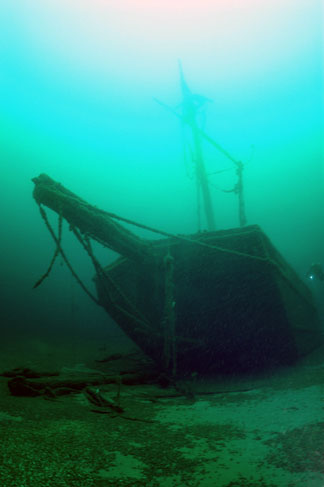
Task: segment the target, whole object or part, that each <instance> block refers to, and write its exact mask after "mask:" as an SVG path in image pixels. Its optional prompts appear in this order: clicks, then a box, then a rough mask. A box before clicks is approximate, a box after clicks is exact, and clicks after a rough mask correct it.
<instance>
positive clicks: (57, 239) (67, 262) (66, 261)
mask: <svg viewBox="0 0 324 487" xmlns="http://www.w3.org/2000/svg"><path fill="white" fill-rule="evenodd" d="M38 207H39V211H40V214H41V217H42V219H43V220H44V222H45V225H46V227H47V229H48V231H49V232H50V234H51V236H52V238H53V240H54V242H55V243H56V252H58V253H60V254H61V256H62V259H63V260H64V262H65V264H66V265H67V267H68V268H69V270H70V272H71V274H72V276H73V277H74V278H75V279H76V281H77V283H78V284H79V285H80V286H81V288H82V289H83V290H84V292H85V293H87V295H88V296H89V297H90V298H91V299H92V301H94V302H95V303H96V304H100V303H99V301H98V299H97V298H96V297H95V296H94V295H93V294H92V293H91V292H90V291H89V290H88V289H87V287H86V286H85V285H84V284H83V282H82V281H81V279H80V278H79V276H78V275H77V273H76V272H75V271H74V269H73V267H72V266H71V264H70V262H69V260H68V258H67V257H66V255H65V253H64V251H63V249H62V246H61V241H60V240H59V238H58V237H56V235H55V233H54V230H53V228H52V227H51V225H50V223H49V221H48V218H47V215H46V212H45V210H44V208H43V207H42V206H41V205H38ZM40 280H41V281H43V280H44V279H42V278H41V279H40ZM36 284H37V283H36ZM39 284H40V283H39ZM39 284H38V285H39ZM34 287H35V286H34Z"/></svg>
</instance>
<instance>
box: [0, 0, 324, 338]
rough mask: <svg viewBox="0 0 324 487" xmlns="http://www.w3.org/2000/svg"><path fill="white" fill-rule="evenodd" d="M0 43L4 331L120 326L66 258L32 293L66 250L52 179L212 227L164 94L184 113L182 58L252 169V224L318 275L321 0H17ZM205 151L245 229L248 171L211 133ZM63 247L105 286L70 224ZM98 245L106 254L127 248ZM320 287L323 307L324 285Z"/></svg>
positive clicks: (105, 259)
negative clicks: (38, 188)
mask: <svg viewBox="0 0 324 487" xmlns="http://www.w3.org/2000/svg"><path fill="white" fill-rule="evenodd" d="M0 53H1V66H0V125H1V128H0V134H1V135H0V148H1V159H0V164H1V166H0V167H1V192H0V207H1V215H2V219H1V221H2V231H1V240H0V256H1V322H2V325H3V330H4V332H6V333H8V334H10V333H12V332H13V333H16V332H19V333H22V334H23V333H27V334H28V333H31V332H32V331H37V332H39V333H53V334H55V333H59V330H62V329H63V328H64V329H65V330H69V329H70V330H71V332H72V333H77V334H81V333H90V334H91V333H92V334H96V333H98V334H99V333H103V330H104V329H106V327H107V328H108V327H109V326H110V327H113V324H112V322H111V321H110V319H109V317H108V316H107V315H106V314H105V313H104V312H103V311H102V310H101V309H100V308H98V307H97V306H96V305H95V304H93V303H92V302H91V300H90V299H89V298H88V297H87V296H86V295H85V294H84V293H83V291H82V290H80V289H79V288H78V286H77V284H76V283H75V281H74V279H73V277H71V276H70V274H69V271H68V270H67V269H66V267H65V266H64V265H60V264H62V262H60V259H58V262H56V264H55V266H54V269H53V270H52V273H51V275H50V276H49V277H48V278H47V279H45V281H44V282H43V283H42V285H41V286H40V287H38V288H37V289H35V290H33V289H32V287H33V285H34V284H35V282H36V281H37V280H38V279H39V278H40V277H41V276H42V275H43V274H44V272H45V271H46V269H47V267H48V265H49V262H50V260H51V258H52V255H53V252H54V251H55V245H54V243H53V241H52V240H51V237H50V235H49V233H48V231H47V229H46V227H45V225H44V222H43V221H42V219H41V217H40V215H39V211H38V208H37V205H36V204H35V201H34V200H33V197H32V191H33V187H34V185H33V183H32V178H34V177H36V176H38V175H39V174H40V173H46V174H48V175H49V176H50V177H52V178H53V179H55V180H56V181H59V182H61V183H62V184H63V185H64V186H65V187H66V188H68V189H69V190H71V191H73V192H74V193H76V194H77V195H79V196H80V197H82V198H84V199H85V200H86V201H88V202H89V203H91V204H93V205H96V206H97V207H99V208H102V209H104V210H107V211H111V212H113V213H116V214H118V215H121V216H122V217H125V218H128V219H131V220H134V221H136V222H139V223H142V224H145V225H148V226H152V227H155V228H158V229H161V230H163V231H166V232H170V233H182V234H183V233H195V232H196V231H197V207H196V206H197V205H196V203H197V201H196V182H195V179H194V170H193V162H192V160H190V150H189V149H188V145H186V143H185V142H186V141H185V134H184V131H183V127H182V126H181V121H180V120H179V118H178V117H177V116H174V114H173V113H172V112H171V111H169V110H167V109H165V108H164V107H163V106H162V105H161V104H159V103H157V102H156V100H155V99H158V100H159V101H161V102H162V103H165V104H166V105H168V106H170V107H171V108H172V109H174V110H176V111H177V110H179V106H180V105H181V102H182V93H181V89H180V78H179V69H178V62H179V61H181V65H182V68H183V72H184V76H185V80H186V82H187V84H188V86H189V87H190V89H191V90H192V92H193V93H194V94H199V95H202V96H204V97H206V99H207V100H206V101H205V103H204V105H203V107H202V111H201V112H202V113H201V120H200V121H201V124H202V125H201V126H202V127H203V129H204V130H205V132H206V133H207V134H208V135H209V136H210V137H212V138H213V139H214V140H215V141H217V143H218V144H220V145H221V146H222V147H223V148H224V149H225V150H226V151H228V152H229V153H230V154H231V155H232V156H233V158H235V159H236V160H240V161H242V162H243V164H244V167H245V170H244V190H245V205H246V216H247V220H248V223H249V224H259V225H260V226H261V228H262V229H263V230H264V231H265V233H266V234H267V235H268V236H269V237H270V239H271V241H272V242H273V244H274V245H275V246H276V247H277V248H278V250H279V251H280V252H281V253H282V254H283V256H284V257H285V258H286V259H287V261H288V262H289V263H290V264H291V265H292V266H293V268H294V269H295V270H296V271H297V273H298V274H299V275H300V277H301V278H302V279H303V280H304V281H306V273H307V270H308V267H309V266H310V264H311V263H312V262H319V263H321V264H322V265H324V171H323V2H322V1H321V0H280V1H279V0H265V1H262V2H261V1H257V0H245V1H244V2H243V1H242V2H240V1H234V0H226V1H225V0H216V1H215V0H214V1H211V0H205V1H199V2H198V1H190V0H189V1H188V0H187V1H184V0H178V1H171V0H164V1H163V2H154V1H151V0H119V1H118V2H115V1H109V0H108V1H103V0H93V1H85V0H78V1H76V0H64V1H63V0H47V1H43V0H42V1H41V0H21V1H20V2H19V6H17V4H16V2H11V1H9V0H3V1H2V2H1V4H0ZM203 154H204V159H205V164H206V171H207V173H208V175H209V176H208V177H209V183H210V184H209V185H210V191H211V197H212V202H213V206H214V211H215V220H216V226H217V229H228V228H232V227H237V226H238V225H239V222H238V208H237V201H236V198H235V196H234V195H233V193H228V192H226V190H230V189H232V188H233V187H234V185H235V183H236V176H235V167H234V165H233V163H232V162H231V161H230V160H229V159H227V158H226V157H225V156H224V154H223V153H222V152H220V151H217V150H216V149H215V148H214V147H212V146H208V144H207V143H204V144H203ZM48 213H49V214H50V211H48ZM50 218H51V221H52V222H53V224H54V225H56V217H55V216H54V215H51V216H50ZM202 228H203V229H204V228H206V224H205V222H204V220H203V221H202ZM132 231H134V232H135V233H136V234H138V235H140V236H142V237H146V238H155V237H154V236H153V235H152V234H150V233H149V232H145V231H144V230H139V229H137V228H136V227H132ZM63 246H64V248H65V250H66V252H67V254H68V256H69V257H70V258H71V261H72V262H73V265H74V267H75V268H76V270H77V272H78V273H79V274H80V276H81V278H82V279H83V281H84V282H85V283H86V284H87V286H88V287H89V288H90V289H92V291H94V287H93V283H92V276H93V274H94V271H93V269H92V268H91V265H90V263H89V262H88V258H87V255H86V254H85V252H84V251H83V250H82V249H81V248H80V245H79V244H78V243H77V242H76V241H75V239H73V237H72V235H71V233H70V232H69V230H68V226H67V225H65V226H64V228H63ZM95 250H96V252H97V255H98V258H99V259H100V261H101V262H102V264H105V263H109V262H111V261H112V260H113V259H114V258H115V257H116V255H115V254H114V253H113V252H110V251H109V250H107V249H102V248H99V246H97V247H96V248H95ZM310 284H311V286H312V288H313V291H314V294H315V296H316V299H317V301H318V304H319V307H320V301H321V300H322V296H323V294H324V286H323V283H321V282H319V283H318V282H317V283H315V282H314V283H310ZM320 312H321V314H323V308H322V309H320ZM109 323H110V325H109Z"/></svg>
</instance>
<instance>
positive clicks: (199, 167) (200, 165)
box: [154, 61, 247, 230]
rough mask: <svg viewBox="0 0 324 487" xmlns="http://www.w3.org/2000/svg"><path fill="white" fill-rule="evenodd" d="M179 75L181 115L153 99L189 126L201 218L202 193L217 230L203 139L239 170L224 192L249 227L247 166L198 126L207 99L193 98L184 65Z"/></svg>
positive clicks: (209, 219)
mask: <svg viewBox="0 0 324 487" xmlns="http://www.w3.org/2000/svg"><path fill="white" fill-rule="evenodd" d="M179 72H180V83H181V90H182V96H183V102H182V114H179V113H178V111H177V110H175V109H174V108H172V107H170V106H169V105H166V104H165V103H163V102H162V101H160V100H158V99H157V98H154V100H155V101H156V102H157V103H159V105H161V106H163V107H164V108H166V109H167V110H168V111H169V112H171V113H173V115H175V116H176V117H178V118H179V119H180V120H181V121H182V123H184V124H186V125H188V126H189V127H190V129H191V134H192V140H193V145H194V151H193V152H194V155H193V162H194V163H195V169H196V180H197V202H198V219H199V215H200V210H199V203H200V194H202V199H203V203H204V210H205V214H206V220H207V225H208V230H215V227H216V225H215V217H214V210H213V205H212V201H211V196H210V191H209V186H208V178H207V174H206V169H205V163H204V158H203V153H202V144H201V139H204V140H205V141H206V142H208V143H209V144H211V145H212V146H213V147H215V149H216V150H218V151H219V152H221V153H222V154H223V155H224V156H225V157H226V158H227V159H229V160H230V161H231V162H233V163H234V165H235V167H236V175H237V182H236V184H235V186H234V188H233V189H230V190H227V191H225V192H226V193H234V194H236V195H237V196H238V210H239V211H238V213H239V222H240V227H243V226H244V225H246V222H247V220H246V214H245V202H244V191H243V190H244V188H243V169H244V164H243V163H242V161H239V160H237V159H235V158H234V157H233V156H232V155H231V154H230V153H229V152H228V151H227V150H225V149H224V148H223V147H222V146H221V145H220V144H218V143H217V142H216V141H215V140H214V139H212V138H211V137H210V136H209V135H207V134H206V132H205V131H204V130H202V129H201V128H200V127H199V126H198V123H197V120H196V115H197V112H198V110H199V108H200V107H201V106H202V104H203V103H204V101H205V100H207V98H205V97H203V96H200V95H194V94H192V93H191V91H190V89H189V87H188V85H187V83H186V81H185V79H184V75H183V71H182V66H181V63H180V61H179Z"/></svg>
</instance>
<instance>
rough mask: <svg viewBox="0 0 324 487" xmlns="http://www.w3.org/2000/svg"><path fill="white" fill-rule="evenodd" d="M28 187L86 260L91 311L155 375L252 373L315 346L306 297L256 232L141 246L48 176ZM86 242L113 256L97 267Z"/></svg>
mask: <svg viewBox="0 0 324 487" xmlns="http://www.w3.org/2000/svg"><path fill="white" fill-rule="evenodd" d="M33 182H34V184H35V188H34V198H35V199H36V201H37V203H38V204H39V206H40V209H41V212H42V216H43V218H44V219H45V221H47V225H48V226H49V223H48V220H47V218H46V214H45V210H44V206H47V207H49V208H51V209H52V210H54V211H55V212H57V213H58V214H59V216H60V219H65V220H67V222H68V223H69V225H70V229H71V230H72V231H73V232H74V233H75V235H76V237H77V238H78V240H79V241H80V242H81V243H82V245H83V246H84V248H85V250H86V251H87V252H88V254H89V257H90V258H91V259H92V261H93V263H94V267H95V269H96V275H95V283H96V288H97V294H98V300H97V302H98V304H99V305H101V306H103V307H104V308H105V310H106V311H107V312H108V314H109V315H110V316H111V317H112V318H113V320H115V322H116V323H117V324H118V325H119V326H120V327H121V328H122V330H123V331H124V332H125V333H126V334H127V335H128V336H129V337H130V338H131V339H132V340H133V341H134V342H135V343H136V344H137V345H138V346H139V347H140V348H141V349H142V350H143V351H144V352H145V353H146V354H147V355H148V356H150V357H151V358H152V359H153V360H154V361H155V363H156V364H157V365H158V366H159V367H160V368H161V369H163V370H166V371H168V372H170V373H172V374H178V373H179V374H187V373H192V372H198V373H202V374H203V373H210V372H230V371H235V370H256V369H260V368H264V367H268V366H273V365H278V364H290V363H293V362H294V361H296V360H297V359H298V357H300V356H302V355H304V354H306V353H308V352H310V351H311V350H312V349H314V348H315V347H316V346H318V344H319V343H320V327H319V321H318V316H317V312H316V309H315V306H314V303H313V301H312V296H311V293H310V291H309V289H308V288H307V286H306V285H305V284H304V283H303V281H301V279H300V278H299V277H298V276H297V274H296V273H295V272H294V270H293V269H292V268H291V267H290V266H289V265H288V264H287V262H286V261H285V260H284V259H283V257H282V256H281V255H280V254H279V253H278V251H277V250H276V249H275V248H274V246H273V245H272V244H271V242H270V240H269V239H268V238H267V236H266V235H265V234H264V233H263V231H262V230H261V228H260V227H259V226H257V225H251V226H244V227H241V228H236V229H231V230H222V231H208V232H200V233H196V234H193V235H185V236H181V235H174V236H170V235H169V236H164V238H163V239H159V240H144V239H140V238H139V237H137V236H136V235H135V234H133V233H131V232H130V231H129V230H127V229H125V228H124V227H123V226H122V225H121V224H119V223H117V221H116V219H115V217H116V215H111V214H110V213H107V212H105V211H102V210H99V209H98V208H96V207H94V206H92V205H90V204H89V203H87V202H86V201H84V200H82V199H81V198H79V197H78V196H77V195H75V194H73V193H72V192H71V191H69V190H67V189H66V188H64V187H63V186H62V185H61V184H60V183H57V182H55V181H54V180H52V179H51V178H50V177H49V176H47V175H45V174H42V175H40V176H39V177H37V178H35V179H34V180H33ZM49 228H50V230H51V233H52V236H53V238H54V240H55V242H56V245H57V252H61V253H62V255H63V258H64V259H66V257H65V253H64V251H63V248H62V245H61V242H60V237H59V234H58V235H55V233H54V232H53V230H52V229H51V227H49ZM91 240H95V241H98V242H100V243H101V244H103V245H105V246H106V247H109V248H111V249H112V250H114V251H116V252H118V253H119V254H121V257H120V258H118V259H117V260H116V261H115V262H114V263H112V264H110V265H108V266H106V267H102V266H101V265H100V264H99V262H98V261H97V260H96V259H95V256H94V255H93V252H92V250H91V245H90V241H91Z"/></svg>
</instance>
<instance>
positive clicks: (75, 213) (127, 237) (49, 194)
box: [32, 174, 153, 262]
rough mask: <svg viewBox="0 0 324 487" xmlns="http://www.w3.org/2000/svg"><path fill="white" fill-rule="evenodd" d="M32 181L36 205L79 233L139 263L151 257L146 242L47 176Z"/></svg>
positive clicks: (149, 247) (148, 245)
mask: <svg viewBox="0 0 324 487" xmlns="http://www.w3.org/2000/svg"><path fill="white" fill-rule="evenodd" d="M32 181H33V183H34V184H35V188H34V191H33V196H34V198H35V200H36V202H37V203H38V204H39V205H44V206H47V207H48V208H50V209H51V210H53V211H55V212H56V213H57V214H59V215H61V216H62V217H63V218H65V220H67V222H68V223H69V224H70V225H71V226H72V227H76V228H78V229H79V230H80V232H81V233H83V234H86V235H88V236H89V237H91V238H93V239H95V240H97V241H99V242H101V243H102V244H103V245H106V246H107V247H109V248H110V249H112V250H114V251H115V252H118V253H119V254H121V255H123V256H125V257H128V258H129V259H131V260H134V261H137V262H142V261H143V259H148V258H152V257H153V254H152V252H151V246H150V244H149V243H147V242H145V241H144V240H142V239H140V238H139V237H137V236H136V235H134V234H133V233H132V232H130V231H129V230H126V229H125V228H124V227H123V226H122V225H120V224H119V223H117V222H115V221H114V220H113V219H112V218H111V217H110V216H108V215H107V213H106V212H104V211H102V210H99V209H98V208H96V207H95V206H92V205H90V204H89V203H87V202H86V201H84V200H83V199H81V198H80V197H79V196H77V195H76V194H74V193H72V192H71V191H69V190H68V189H66V188H65V187H64V186H62V185H61V184H60V183H58V182H56V181H54V180H53V179H52V178H50V177H49V176H47V174H41V175H40V176H38V177H37V178H34V179H33V180H32Z"/></svg>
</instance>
